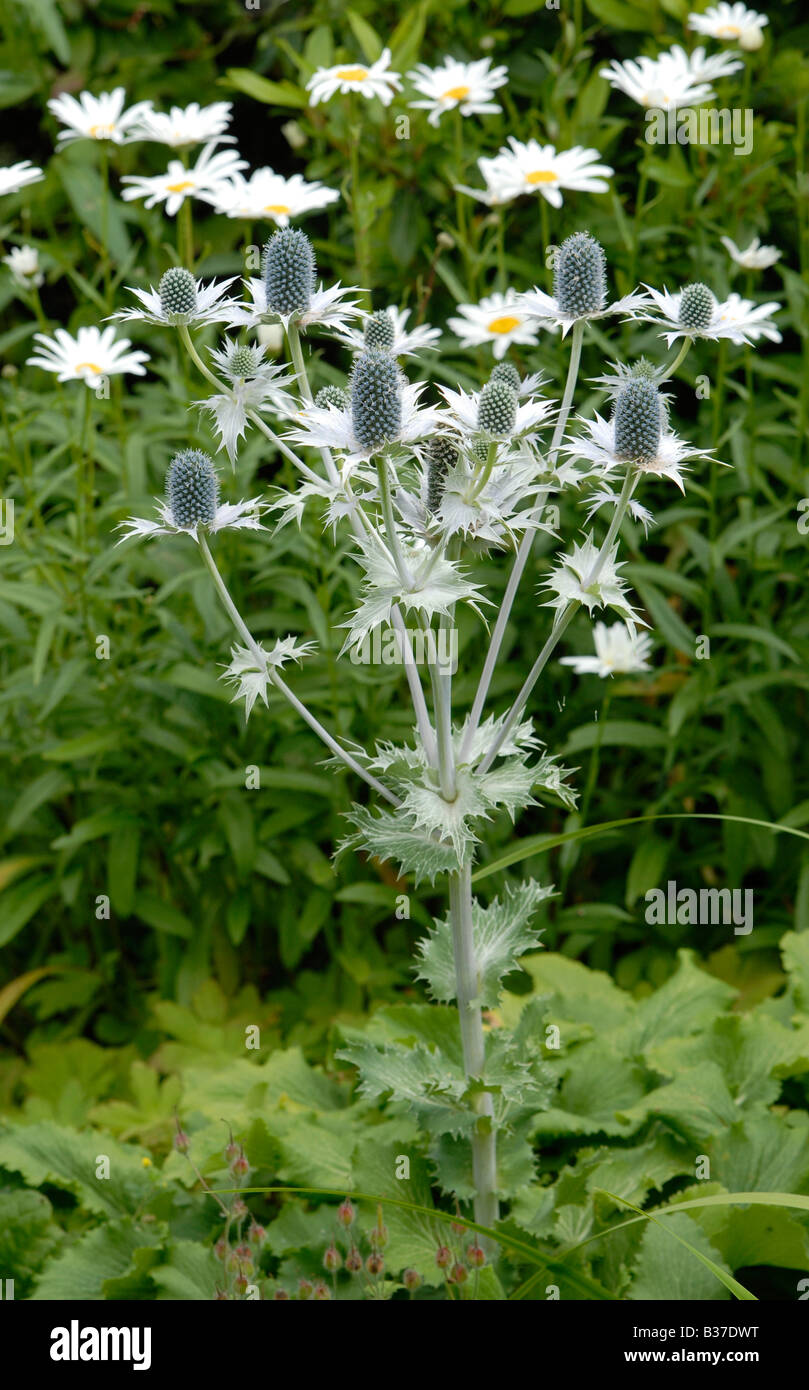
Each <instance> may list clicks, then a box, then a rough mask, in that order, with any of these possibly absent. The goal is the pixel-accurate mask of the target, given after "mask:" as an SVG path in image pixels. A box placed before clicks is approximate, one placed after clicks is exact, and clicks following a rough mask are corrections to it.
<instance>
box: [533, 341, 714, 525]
mask: <svg viewBox="0 0 809 1390" xmlns="http://www.w3.org/2000/svg"><path fill="white" fill-rule="evenodd" d="M606 380H607V381H608V382H609V383H610V384H609V386H608V389H609V390H610V394H611V395H612V396H613V399H614V402H615V406H614V410H613V416H612V419H611V420H603V419H602V418H601V416H600V415H598V414H596V416H595V418H594V419H592V420H584V421H582V422H581V423H582V424H583V425H584V428H585V430H586V431H587V433H586V434H584V435H579V436H577V437H576V438H572V439H568V440H566V441H565V442H564V443H563V445H562V447H561V451H560V452H561V453H563V454H566V455H567V456H568V457H570V458H572V459H587V460H589V461H590V462H591V463H593V464H595V465H596V468H597V469H598V470H599V472H600V473H602V474H607V475H609V474H611V473H614V472H615V471H616V470H620V471H621V472H623V471H624V470H625V469H626V466H627V464H629V465H630V467H632V468H633V469H636V470H637V471H638V472H640V473H652V474H655V475H657V476H658V477H662V478H668V479H669V480H670V481H671V482H673V483H676V485H677V487H678V488H679V489H680V491H681V492H683V491H684V488H683V472H684V471H685V466H686V464H687V463H688V461H689V460H691V459H707V458H710V457H711V454H710V452H708V453H706V452H705V451H704V450H702V449H693V448H691V446H690V445H688V444H686V442H685V441H684V440H682V439H680V438H679V437H678V436H677V435H676V434H675V433H674V431H673V430H671V429H669V427H668V410H667V401H666V397H665V396H664V395H662V394H661V392H660V390H659V388H658V384H657V381H656V380H655V379H654V378H653V377H650V376H649V375H647V373H646V368H645V366H644V367H641V370H640V371H638V370H635V371H634V372H630V371H627V369H626V368H623V369H622V371H621V373H620V374H619V376H618V377H616V378H614V379H610V378H607V379H606ZM613 381H614V385H613ZM616 501H617V498H616V497H615V496H614V495H613V494H612V493H610V492H607V493H604V494H602V495H601V497H600V499H599V501H598V504H597V506H596V507H594V508H593V509H592V510H593V511H596V510H598V507H600V506H603V505H604V504H605V503H608V502H613V503H614V502H616ZM630 510H631V511H632V514H633V515H634V516H635V517H636V518H637V519H638V520H639V521H642V522H643V523H644V525H646V524H647V522H648V513H646V512H645V511H644V509H643V508H641V507H639V506H638V505H637V504H636V503H635V502H634V501H632V502H630Z"/></svg>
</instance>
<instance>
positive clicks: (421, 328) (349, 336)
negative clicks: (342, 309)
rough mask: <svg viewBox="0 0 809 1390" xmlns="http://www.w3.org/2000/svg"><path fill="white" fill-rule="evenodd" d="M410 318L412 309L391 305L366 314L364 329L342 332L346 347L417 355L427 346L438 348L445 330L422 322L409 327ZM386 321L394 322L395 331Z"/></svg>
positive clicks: (358, 350) (406, 355)
mask: <svg viewBox="0 0 809 1390" xmlns="http://www.w3.org/2000/svg"><path fill="white" fill-rule="evenodd" d="M409 318H410V310H409V309H397V308H396V306H395V305H392V304H391V305H389V306H388V308H387V309H377V310H375V312H374V313H373V314H368V315H367V316H365V324H364V328H363V330H362V331H360V329H359V328H348V329H346V331H345V332H344V333H341V334H340V341H341V342H343V343H345V345H346V347H350V348H353V350H354V352H364V351H365V349H366V348H369V347H385V348H386V350H387V351H388V352H389V353H390V354H391V356H392V357H414V356H416V354H417V353H420V352H424V350H425V349H428V350H429V351H434V350H435V347H436V344H437V343H438V340H439V339H440V337H441V329H440V328H433V327H431V325H430V324H429V323H419V324H416V326H415V328H410V329H409V328H408V327H407V320H408V319H409ZM372 320H373V326H372ZM386 320H387V322H388V323H390V324H391V325H392V330H393V331H392V333H391V332H390V331H389V330H388V326H387V323H386ZM369 333H370V337H369V336H368V335H369ZM383 339H384V341H382V340H383ZM388 340H389V341H388Z"/></svg>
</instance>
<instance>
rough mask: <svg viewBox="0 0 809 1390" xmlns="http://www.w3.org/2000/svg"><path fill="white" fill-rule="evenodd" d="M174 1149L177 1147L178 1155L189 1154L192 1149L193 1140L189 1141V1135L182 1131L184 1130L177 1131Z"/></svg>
mask: <svg viewBox="0 0 809 1390" xmlns="http://www.w3.org/2000/svg"><path fill="white" fill-rule="evenodd" d="M174 1147H175V1149H176V1150H177V1152H178V1153H181V1154H187V1153H188V1150H189V1149H190V1148H191V1140H190V1139H189V1137H188V1135H187V1134H186V1133H185V1130H182V1129H178V1130H177V1133H176V1134H175V1136H174Z"/></svg>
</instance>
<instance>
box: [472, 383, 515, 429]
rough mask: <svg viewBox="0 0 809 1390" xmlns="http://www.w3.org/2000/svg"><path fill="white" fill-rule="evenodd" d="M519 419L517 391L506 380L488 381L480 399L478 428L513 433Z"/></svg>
mask: <svg viewBox="0 0 809 1390" xmlns="http://www.w3.org/2000/svg"><path fill="white" fill-rule="evenodd" d="M516 420H517V393H516V391H515V390H514V388H513V387H512V386H509V384H508V382H506V381H488V382H487V383H486V385H485V386H484V388H483V390H482V391H481V393H480V400H479V401H478V429H481V430H485V431H486V433H487V434H500V435H503V434H511V431H512V430H513V429H514V425H515V423H516Z"/></svg>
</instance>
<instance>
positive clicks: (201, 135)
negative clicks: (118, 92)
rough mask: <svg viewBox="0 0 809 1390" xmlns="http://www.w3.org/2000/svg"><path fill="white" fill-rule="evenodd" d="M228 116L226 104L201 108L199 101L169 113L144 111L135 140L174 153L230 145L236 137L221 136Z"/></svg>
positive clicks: (229, 108) (228, 122) (172, 109)
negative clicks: (198, 146)
mask: <svg viewBox="0 0 809 1390" xmlns="http://www.w3.org/2000/svg"><path fill="white" fill-rule="evenodd" d="M230 112H231V103H230V102H229V101H215V102H213V104H212V105H211V106H200V104H199V102H198V101H192V102H191V104H190V106H186V107H182V106H172V108H171V110H170V111H154V110H149V111H144V113H143V115H142V116H141V118H140V120H139V122H138V130H137V138H138V139H139V140H153V141H155V142H156V143H157V144H160V145H170V146H171V148H172V149H174V150H181V149H185V148H186V147H187V146H189V145H202V144H207V143H208V142H209V141H210V143H211V144H220V145H221V144H225V145H232V144H233V143H234V142H235V136H233V135H226V134H225V133H224V132H225V131H226V130H227V128H228V126H229V125H230Z"/></svg>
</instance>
